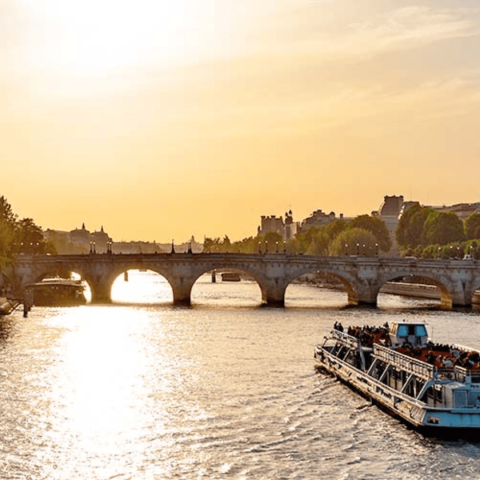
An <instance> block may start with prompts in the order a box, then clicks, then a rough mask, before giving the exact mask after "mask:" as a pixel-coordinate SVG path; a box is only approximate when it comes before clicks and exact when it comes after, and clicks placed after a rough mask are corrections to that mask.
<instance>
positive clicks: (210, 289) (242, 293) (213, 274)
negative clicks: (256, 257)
mask: <svg viewBox="0 0 480 480" xmlns="http://www.w3.org/2000/svg"><path fill="white" fill-rule="evenodd" d="M222 274H230V275H232V279H230V280H228V279H227V280H224V279H222ZM235 275H237V278H238V279H235ZM262 298H263V293H262V286H261V284H260V283H259V281H258V280H257V279H256V278H255V277H254V276H253V275H251V274H250V273H249V272H247V271H245V270H244V269H242V268H219V269H214V270H210V271H207V272H205V273H203V274H200V275H199V276H198V277H197V278H196V280H195V283H194V285H193V287H192V292H191V303H192V304H195V305H197V304H205V303H207V304H212V303H214V304H220V303H221V304H225V305H229V304H232V303H234V304H235V305H239V306H253V305H259V304H261V303H262Z"/></svg>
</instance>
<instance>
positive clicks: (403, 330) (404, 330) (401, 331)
mask: <svg viewBox="0 0 480 480" xmlns="http://www.w3.org/2000/svg"><path fill="white" fill-rule="evenodd" d="M397 336H399V337H406V336H408V325H399V326H398V330H397Z"/></svg>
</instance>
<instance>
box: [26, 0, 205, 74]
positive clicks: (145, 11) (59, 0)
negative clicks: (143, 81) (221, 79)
mask: <svg viewBox="0 0 480 480" xmlns="http://www.w3.org/2000/svg"><path fill="white" fill-rule="evenodd" d="M208 3H209V2H204V3H203V4H202V2H200V0H178V1H173V2H172V1H171V0H168V1H167V0H137V1H136V2H132V1H127V0H81V1H68V2H65V1H64V0H43V1H37V0H24V4H26V6H27V7H28V10H29V12H30V13H31V15H30V16H31V18H32V23H33V26H34V32H35V33H33V34H32V33H30V35H34V36H35V38H32V39H31V40H33V42H32V41H31V44H32V45H33V44H35V45H34V47H33V48H32V49H31V57H32V58H31V60H33V61H34V62H35V61H36V62H39V63H41V64H42V65H43V67H44V68H47V69H53V70H55V71H57V72H61V74H62V75H65V74H68V73H70V74H75V75H83V76H99V75H105V74H110V73H116V72H118V71H120V72H125V71H128V70H130V69H131V70H134V69H138V68H142V67H148V66H151V65H156V66H159V67H166V66H171V65H174V64H182V63H184V62H186V61H191V59H192V58H193V57H194V56H195V55H196V54H198V52H199V51H200V49H201V48H202V43H204V41H205V39H206V37H208V30H209V28H210V27H209V25H210V23H211V22H210V21H209V12H210V13H211V10H209V9H208ZM206 6H207V8H205V7H206ZM203 46H205V45H203Z"/></svg>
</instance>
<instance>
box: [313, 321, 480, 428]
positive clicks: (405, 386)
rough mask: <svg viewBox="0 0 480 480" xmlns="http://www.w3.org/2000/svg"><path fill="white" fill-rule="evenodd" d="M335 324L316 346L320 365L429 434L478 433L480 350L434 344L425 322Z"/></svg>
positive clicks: (479, 419)
mask: <svg viewBox="0 0 480 480" xmlns="http://www.w3.org/2000/svg"><path fill="white" fill-rule="evenodd" d="M343 330H344V329H343V327H342V325H341V324H337V323H335V326H334V328H333V330H332V331H331V332H330V334H329V335H328V336H326V337H325V341H324V342H323V344H321V345H317V346H316V347H315V352H314V357H315V360H316V362H317V365H318V367H319V368H320V369H321V370H323V371H326V372H328V373H330V374H333V375H334V376H336V377H337V378H338V379H340V380H342V381H343V382H344V383H346V384H347V385H349V386H350V387H352V388H353V389H355V390H357V391H358V392H359V393H361V394H362V395H363V396H365V397H366V398H368V399H370V400H371V401H372V402H373V403H375V404H377V405H378V406H380V407H381V408H383V409H384V410H386V411H388V412H389V413H391V414H393V415H394V416H396V417H399V418H400V419H402V420H403V421H405V422H406V423H407V424H409V425H410V426H412V427H414V428H416V429H418V430H420V431H422V432H424V433H427V434H434V435H442V436H444V435H448V436H450V435H464V434H466V435H469V434H480V368H479V366H480V363H479V362H480V352H479V351H477V350H473V349H471V348H467V347H462V346H459V345H444V344H435V343H433V342H432V341H431V340H430V339H429V337H428V331H427V325H426V324H425V323H424V322H416V323H413V322H408V323H407V322H395V323H393V324H392V325H391V326H389V325H388V324H385V325H384V326H382V327H368V326H366V327H349V328H348V330H347V331H343Z"/></svg>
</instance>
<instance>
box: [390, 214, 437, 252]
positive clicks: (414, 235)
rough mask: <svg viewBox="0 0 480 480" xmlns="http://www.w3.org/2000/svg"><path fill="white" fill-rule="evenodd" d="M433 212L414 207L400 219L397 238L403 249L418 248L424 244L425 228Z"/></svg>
mask: <svg viewBox="0 0 480 480" xmlns="http://www.w3.org/2000/svg"><path fill="white" fill-rule="evenodd" d="M433 211H434V210H433V209H431V208H427V207H422V206H421V205H414V206H412V207H410V208H409V209H408V210H407V211H406V212H405V213H404V214H403V215H402V216H401V217H400V220H399V222H398V226H397V231H396V237H397V242H398V244H399V245H400V246H401V247H403V248H407V247H418V246H419V245H422V244H423V243H422V239H423V227H424V224H425V221H426V219H427V217H428V215H429V214H430V212H433ZM434 243H435V242H434Z"/></svg>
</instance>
